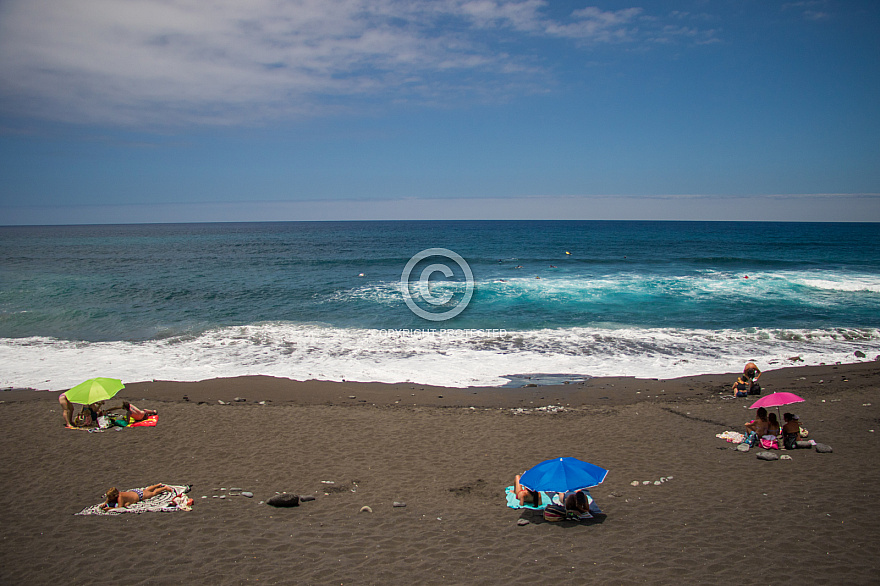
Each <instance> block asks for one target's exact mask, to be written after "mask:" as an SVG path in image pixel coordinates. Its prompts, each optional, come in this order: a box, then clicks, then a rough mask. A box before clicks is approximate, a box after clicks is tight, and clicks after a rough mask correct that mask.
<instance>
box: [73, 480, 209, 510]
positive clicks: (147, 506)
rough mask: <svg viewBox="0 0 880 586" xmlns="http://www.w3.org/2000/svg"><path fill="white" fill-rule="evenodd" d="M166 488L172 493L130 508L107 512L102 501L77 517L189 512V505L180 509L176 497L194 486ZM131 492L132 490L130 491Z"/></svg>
mask: <svg viewBox="0 0 880 586" xmlns="http://www.w3.org/2000/svg"><path fill="white" fill-rule="evenodd" d="M165 486H167V487H169V488H171V491H170V492H163V493H161V494H157V495H156V496H154V497H152V498H149V499H147V500H145V501H140V502H138V503H135V504H133V505H130V506H129V507H127V508H125V507H116V508H115V509H110V510H109V511H105V510H103V509H101V505H102V504H103V503H104V501H103V500H102V501H101V502H100V503H98V504H97V505H92V506H90V507H86V508H84V509H83V510H82V511H80V512H79V513H76V514H77V515H105V516H106V515H122V514H125V513H135V514H139V513H171V512H174V511H188V510H189V505H188V504H187V506H184V507H180V506H178V505H177V504H175V500H174V499H175V497H177V496H179V495H182V494H186V493H188V492H189V491H190V489H191V488H192V486H190V485H188V484H181V485H177V484H166V485H165ZM144 488H146V487H145V486H143V487H141V488H140V490H143V489H144ZM130 490H131V489H130ZM181 500H183V499H177V502H180V501H181ZM183 502H184V503H188V501H187V500H183Z"/></svg>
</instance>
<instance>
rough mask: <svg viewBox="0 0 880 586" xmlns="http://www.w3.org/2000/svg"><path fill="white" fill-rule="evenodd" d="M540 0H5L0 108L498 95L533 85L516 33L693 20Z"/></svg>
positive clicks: (170, 121) (170, 122) (659, 28)
mask: <svg viewBox="0 0 880 586" xmlns="http://www.w3.org/2000/svg"><path fill="white" fill-rule="evenodd" d="M546 8H547V2H545V1H543V0H434V1H431V2H425V1H421V0H250V1H247V2H239V1H235V0H213V1H211V2H207V1H204V0H128V1H125V2H123V1H120V0H4V2H3V3H2V4H0V109H2V111H4V112H5V113H7V114H11V115H14V116H34V117H39V118H48V119H53V120H63V121H68V122H80V123H101V124H115V125H123V126H137V127H144V126H150V125H155V126H160V127H175V126H179V125H192V124H242V123H244V124H260V123H263V122H268V121H271V120H276V119H285V118H295V117H299V116H310V115H314V114H319V113H326V112H327V111H329V110H332V109H334V108H347V107H352V104H353V103H355V102H354V100H352V98H360V97H367V98H370V99H373V100H376V101H377V103H380V104H381V103H392V102H394V101H398V102H399V101H414V102H425V103H449V102H450V101H455V100H461V99H480V97H481V96H493V97H495V98H499V99H503V98H504V97H506V96H507V95H516V94H521V93H523V92H529V91H541V87H542V85H543V83H542V82H543V81H544V78H543V77H542V75H545V74H543V73H542V72H541V71H540V69H539V68H538V67H536V65H535V61H534V59H535V55H534V52H533V51H523V52H522V54H519V53H517V51H518V50H519V48H518V47H520V45H519V44H518V43H521V42H526V41H528V40H531V41H534V40H536V39H537V40H540V39H542V38H552V37H559V38H566V39H572V40H575V41H577V42H578V43H593V44H595V43H608V42H621V41H628V42H633V41H637V40H644V41H649V40H652V39H651V37H652V34H653V36H655V37H656V36H657V35H658V34H661V35H663V36H664V38H673V37H696V36H698V34H699V33H700V31H697V29H682V30H687V31H688V32H686V33H679V34H667V33H664V32H663V23H662V22H660V21H659V19H657V22H655V23H652V24H651V25H650V26H648V27H646V28H647V31H646V32H640V31H639V29H637V28H635V27H633V23H634V20H635V19H636V18H637V17H638V16H639V15H640V14H642V13H643V11H642V10H641V9H640V8H629V9H624V10H617V11H602V10H600V9H598V8H590V7H588V8H583V9H579V10H575V11H574V12H572V13H571V15H570V17H569V18H567V19H566V20H564V21H554V20H551V19H549V18H547V17H546V16H545V11H546ZM643 26H644V24H643ZM651 31H653V33H651ZM500 40H504V41H505V42H504V51H500V50H498V45H497V44H496V43H497V42H498V41H500ZM540 58H541V57H540V55H539V56H538V59H540Z"/></svg>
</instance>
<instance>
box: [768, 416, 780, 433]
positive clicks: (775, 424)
mask: <svg viewBox="0 0 880 586" xmlns="http://www.w3.org/2000/svg"><path fill="white" fill-rule="evenodd" d="M779 433H780V427H779V420H778V419H777V418H776V413H771V414H770V415H768V416H767V434H766V435H772V436H774V437H776V436H778V435H779Z"/></svg>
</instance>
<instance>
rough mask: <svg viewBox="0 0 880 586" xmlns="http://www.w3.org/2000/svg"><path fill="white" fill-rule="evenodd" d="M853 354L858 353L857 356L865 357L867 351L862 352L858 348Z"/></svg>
mask: <svg viewBox="0 0 880 586" xmlns="http://www.w3.org/2000/svg"><path fill="white" fill-rule="evenodd" d="M853 354H855V355H856V358H864V357H865V353H864V352H862V351H861V350H856V351H855V352H854V353H853Z"/></svg>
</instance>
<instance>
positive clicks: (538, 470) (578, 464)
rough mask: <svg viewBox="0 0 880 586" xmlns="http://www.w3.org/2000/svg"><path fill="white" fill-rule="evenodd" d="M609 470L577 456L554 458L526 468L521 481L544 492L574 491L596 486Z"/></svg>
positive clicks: (525, 485)
mask: <svg viewBox="0 0 880 586" xmlns="http://www.w3.org/2000/svg"><path fill="white" fill-rule="evenodd" d="M607 475H608V470H605V469H604V468H600V467H599V466H596V465H595V464H590V463H589V462H584V461H583V460H578V459H577V458H553V459H552V460H545V461H544V462H541V463H540V464H538V465H537V466H534V467H532V468H530V469H529V470H526V471H525V473H524V474H523V475H522V477H520V479H519V483H520V484H521V485H523V486H524V487H526V488H528V489H531V490H536V491H544V492H572V491H575V490H581V489H583V488H590V487H591V486H596V485H597V484H600V483H601V482H602V481H603V480H605V476H607Z"/></svg>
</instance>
